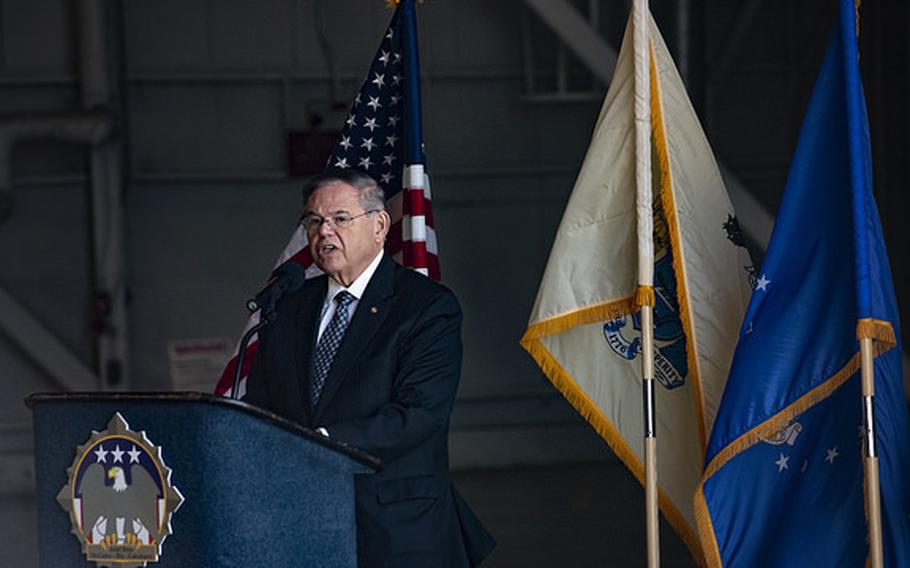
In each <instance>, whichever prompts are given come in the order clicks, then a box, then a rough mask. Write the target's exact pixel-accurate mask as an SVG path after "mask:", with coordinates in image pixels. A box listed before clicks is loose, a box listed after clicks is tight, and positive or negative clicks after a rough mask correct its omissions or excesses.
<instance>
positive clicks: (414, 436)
mask: <svg viewBox="0 0 910 568" xmlns="http://www.w3.org/2000/svg"><path fill="white" fill-rule="evenodd" d="M305 203H306V206H305V211H304V215H303V219H302V223H303V224H304V227H305V228H306V230H307V238H308V241H309V249H310V252H311V253H312V255H313V259H314V261H315V263H316V265H317V266H318V267H319V268H320V269H322V271H323V272H325V275H323V276H319V277H317V278H312V279H310V280H307V282H306V283H305V284H304V286H303V287H302V288H301V289H300V290H299V291H298V292H295V293H293V294H291V295H289V296H286V297H285V298H284V299H283V300H282V302H281V303H280V305H279V308H278V316H277V318H276V320H275V321H274V322H273V323H272V324H271V325H270V326H269V327H268V328H266V330H264V331H263V332H261V333H260V337H259V351H258V353H257V355H256V359H255V362H254V364H253V368H252V370H251V372H250V375H249V379H248V381H247V396H246V400H247V401H248V402H250V403H252V404H256V405H259V406H262V407H265V408H268V409H270V410H272V411H274V412H276V413H278V414H280V415H283V416H285V417H287V418H289V419H291V420H294V421H297V422H299V423H300V424H302V425H304V426H306V427H309V428H314V429H318V430H319V431H321V432H322V433H324V434H326V435H328V436H330V437H331V438H333V439H336V440H340V441H342V442H345V443H347V444H350V445H352V446H355V447H357V448H360V449H363V450H365V451H367V452H369V453H371V454H373V455H375V456H377V457H378V458H380V459H381V460H382V462H383V468H382V470H381V471H380V472H378V473H376V474H374V475H368V476H362V477H359V478H357V479H356V481H355V494H356V514H357V551H358V562H359V565H360V566H361V567H373V566H377V567H379V566H382V567H386V566H414V567H434V566H446V567H449V566H451V567H463V566H475V565H477V564H479V563H480V561H481V560H482V559H483V558H484V557H485V556H486V555H487V554H488V553H489V552H490V551H491V550H492V548H493V546H494V543H493V540H492V538H491V537H490V536H489V534H488V533H487V532H486V530H485V529H484V528H483V526H482V525H481V524H480V522H479V521H478V520H477V518H476V517H475V516H474V514H473V513H472V512H471V510H470V508H469V507H468V506H467V504H466V503H465V502H464V500H463V499H462V498H461V496H460V495H459V494H458V493H457V491H455V489H454V487H452V486H451V484H450V481H449V472H448V469H449V462H448V430H449V416H450V414H451V411H452V405H453V403H454V400H455V392H456V390H457V388H458V381H459V377H460V372H461V352H462V348H461V309H460V307H459V305H458V301H457V300H456V299H455V296H454V295H453V294H452V292H451V291H449V290H448V289H447V288H445V287H443V286H441V285H440V284H437V283H435V282H433V281H432V280H430V279H429V278H427V277H425V276H423V275H420V274H417V273H416V272H413V271H410V270H406V269H404V268H402V267H401V266H399V265H398V264H397V263H396V262H395V261H393V260H392V259H391V258H390V257H389V256H388V255H386V254H385V253H384V252H383V246H384V244H385V238H386V234H387V233H388V231H389V226H390V224H391V219H390V217H389V214H388V213H387V212H386V210H385V204H384V196H383V194H382V190H381V189H380V188H379V187H378V186H377V184H376V182H375V181H374V180H373V179H372V178H370V177H369V176H367V175H366V174H362V173H360V172H357V171H356V170H351V169H348V170H337V171H330V172H326V173H325V174H322V175H320V176H318V177H317V178H315V179H314V180H312V181H311V182H310V183H309V184H308V185H307V188H306V189H305Z"/></svg>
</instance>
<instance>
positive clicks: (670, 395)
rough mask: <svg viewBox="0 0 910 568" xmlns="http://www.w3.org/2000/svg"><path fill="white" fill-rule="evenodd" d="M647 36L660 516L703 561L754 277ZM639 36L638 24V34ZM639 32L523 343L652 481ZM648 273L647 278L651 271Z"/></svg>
mask: <svg viewBox="0 0 910 568" xmlns="http://www.w3.org/2000/svg"><path fill="white" fill-rule="evenodd" d="M647 21H648V22H649V25H650V29H649V32H650V38H651V39H650V48H651V49H650V54H639V55H640V56H643V57H648V58H649V61H650V65H649V69H650V73H649V74H648V75H649V82H650V85H649V86H650V97H649V101H650V114H651V130H652V134H651V140H650V153H651V171H652V180H653V182H652V184H653V185H652V193H653V201H652V204H651V205H652V220H653V229H652V231H653V232H652V236H653V243H654V245H653V246H654V248H653V252H654V254H653V297H654V301H655V303H654V319H655V329H654V338H655V353H654V356H655V361H654V373H655V378H656V379H657V380H658V381H659V382H660V385H659V386H658V387H657V389H656V408H657V444H658V482H659V489H660V507H661V510H662V512H663V514H664V516H665V517H666V518H667V519H668V520H669V521H670V523H671V524H672V525H673V526H674V528H675V529H676V530H677V532H679V533H680V535H681V536H682V538H683V540H684V541H685V542H686V544H687V545H688V546H689V548H690V550H691V551H692V554H693V556H695V558H696V559H699V560H700V559H702V558H703V555H702V553H701V548H700V545H699V542H698V538H697V532H696V528H695V526H696V525H695V516H694V513H693V506H692V498H693V495H694V491H695V487H696V485H697V483H698V481H699V478H700V476H701V472H702V463H703V460H704V451H705V444H706V440H707V436H708V433H710V430H711V426H712V423H713V420H714V416H715V413H716V410H717V406H718V404H719V403H720V398H721V394H722V392H723V387H724V381H725V380H726V376H727V372H728V370H729V366H730V362H731V359H732V356H733V350H734V347H735V344H736V338H737V336H738V331H739V325H740V323H741V321H742V316H743V313H744V312H745V308H746V304H747V302H748V298H749V295H750V293H751V286H750V284H751V280H753V279H754V276H753V273H754V269H753V268H752V266H751V261H750V260H749V256H748V253H747V251H746V249H745V247H744V243H743V240H742V237H741V235H740V233H739V230H738V227H737V223H736V219H735V215H734V212H733V207H732V205H731V204H730V200H729V198H728V196H727V192H726V189H725V188H724V184H723V180H722V179H721V176H720V172H719V170H718V167H717V164H716V162H715V160H714V156H713V154H712V152H711V148H710V146H709V144H708V141H707V139H706V138H705V135H704V132H703V131H702V128H701V125H700V123H699V121H698V117H697V116H696V114H695V111H694V109H693V108H692V105H691V103H690V102H689V99H688V96H687V95H686V91H685V87H684V86H683V83H682V80H681V79H680V77H679V73H678V72H677V70H676V67H675V65H674V64H673V61H672V59H671V57H670V54H669V52H668V50H667V47H666V45H665V44H664V42H663V39H662V38H661V35H660V32H659V30H658V29H657V27H656V25H655V23H654V21H653V18H651V17H650V14H649V15H648V18H647ZM630 22H631V21H630ZM631 36H632V33H631V23H630V25H629V26H627V28H626V33H625V37H624V39H623V45H622V48H621V50H620V55H619V60H618V62H617V66H616V71H615V74H614V77H613V81H612V82H611V84H610V88H609V91H608V93H607V96H606V99H605V100H604V104H603V108H602V110H601V112H600V116H599V117H598V120H597V124H596V126H595V128H594V134H593V137H592V140H591V145H590V147H589V149H588V153H587V155H586V157H585V161H584V164H583V165H582V168H581V171H580V172H579V174H578V179H577V180H576V182H575V187H574V189H573V190H572V196H571V198H570V200H569V203H568V205H567V206H566V210H565V213H564V214H563V218H562V222H561V223H560V226H559V230H558V232H557V235H556V239H555V241H554V243H553V249H552V251H551V252H550V258H549V261H548V263H547V267H546V271H545V273H544V276H543V280H542V281H541V284H540V289H539V291H538V293H537V300H536V302H535V303H534V308H533V310H532V314H531V317H530V321H529V322H528V329H527V331H526V333H525V335H524V337H523V338H522V340H521V344H522V346H523V347H524V348H525V349H526V350H527V351H528V352H529V353H530V354H531V355H532V356H533V357H534V359H535V360H536V361H537V363H538V364H539V365H540V367H541V368H542V369H543V371H544V373H546V375H547V376H548V377H549V378H550V380H551V381H552V382H553V384H554V385H555V386H556V387H557V388H558V389H559V390H560V391H561V392H562V394H563V395H564V396H565V397H566V398H567V399H568V400H569V402H571V403H572V404H573V405H574V406H575V408H576V409H577V410H578V411H579V413H580V414H581V415H582V416H583V417H584V418H585V419H586V420H588V422H590V424H591V425H592V426H593V427H594V428H595V429H596V430H597V432H598V433H599V434H600V435H601V436H602V437H603V438H604V439H605V440H606V441H607V443H608V444H609V445H610V447H611V448H612V449H613V450H614V451H615V452H616V454H617V455H618V456H619V458H620V459H621V460H622V461H623V462H624V463H625V464H626V466H627V467H628V468H629V469H630V470H631V471H632V472H633V473H634V474H635V475H636V476H637V477H638V479H639V481H643V471H644V468H643V465H642V464H643V459H644V454H643V448H644V442H643V410H642V379H641V359H640V351H641V333H640V321H639V317H638V312H639V306H640V304H641V302H644V301H648V299H647V298H648V297H649V296H650V295H651V293H650V291H649V290H644V291H642V289H641V288H640V287H639V286H638V283H639V276H640V274H641V273H646V272H647V270H642V269H641V268H640V267H639V266H637V265H638V263H639V260H638V258H639V256H638V245H639V243H638V237H637V236H636V230H637V228H638V222H637V221H636V180H635V125H634V103H635V101H634V93H635V88H634V87H635V85H634V82H635V78H634V73H633V63H634V59H635V57H636V54H634V53H633V51H634V49H633V45H632V39H631ZM642 268H643V267H642Z"/></svg>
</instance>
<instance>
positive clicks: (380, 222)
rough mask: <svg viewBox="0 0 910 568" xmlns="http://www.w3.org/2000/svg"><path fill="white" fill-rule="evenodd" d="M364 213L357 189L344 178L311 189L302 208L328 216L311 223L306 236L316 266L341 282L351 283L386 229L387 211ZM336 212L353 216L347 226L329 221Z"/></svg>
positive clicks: (382, 240) (377, 247) (382, 239)
mask: <svg viewBox="0 0 910 568" xmlns="http://www.w3.org/2000/svg"><path fill="white" fill-rule="evenodd" d="M363 213H364V209H363V207H362V206H361V205H360V199H359V196H358V192H357V190H356V189H355V188H354V187H352V186H350V185H348V184H346V183H343V182H336V183H332V184H328V185H324V186H322V187H320V188H319V189H317V190H316V191H314V192H313V193H312V194H311V195H310V198H309V200H308V201H307V205H306V209H305V210H304V215H317V216H319V217H321V218H323V219H325V220H327V222H324V223H322V224H313V225H312V226H310V228H309V229H308V230H307V239H308V240H309V247H310V252H311V253H312V254H313V260H314V261H315V262H316V266H318V267H319V268H320V269H321V270H322V271H323V272H325V273H326V274H328V275H329V277H331V278H332V279H333V280H335V281H336V282H338V283H339V284H341V285H342V286H350V285H351V283H352V282H354V280H356V279H357V277H358V276H360V274H361V273H362V272H363V271H364V270H365V269H366V267H367V266H369V264H370V262H371V261H372V260H373V258H375V257H376V255H377V254H378V253H379V250H380V249H381V248H382V246H383V244H384V243H385V237H386V234H387V233H388V232H389V224H390V219H389V214H388V213H386V212H385V211H377V212H375V213H370V214H367V215H363ZM358 215H361V216H359V217H358ZM339 216H347V217H351V218H352V219H351V221H350V223H349V224H348V226H346V227H339V226H336V225H335V224H334V223H332V222H331V221H332V220H333V219H334V218H336V217H339Z"/></svg>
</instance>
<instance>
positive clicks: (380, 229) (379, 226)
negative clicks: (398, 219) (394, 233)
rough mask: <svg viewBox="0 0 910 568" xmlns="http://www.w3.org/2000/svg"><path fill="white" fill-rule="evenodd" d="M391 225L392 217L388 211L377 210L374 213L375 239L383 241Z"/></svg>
mask: <svg viewBox="0 0 910 568" xmlns="http://www.w3.org/2000/svg"><path fill="white" fill-rule="evenodd" d="M391 226H392V218H391V217H390V216H389V213H388V211H379V212H378V213H376V240H377V241H384V240H385V237H386V235H388V234H389V227H391Z"/></svg>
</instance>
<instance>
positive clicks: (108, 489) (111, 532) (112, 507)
mask: <svg viewBox="0 0 910 568" xmlns="http://www.w3.org/2000/svg"><path fill="white" fill-rule="evenodd" d="M66 473H67V483H66V485H64V486H63V488H62V489H60V492H59V493H58V494H57V502H58V503H60V506H61V507H63V509H64V510H65V511H66V512H67V513H69V516H70V521H71V523H72V532H73V534H75V535H76V537H77V538H78V539H79V542H80V543H81V544H82V553H83V554H84V555H85V557H86V559H87V560H88V561H89V562H94V563H96V564H97V565H98V566H109V567H115V566H116V567H117V568H134V567H138V566H146V565H147V564H148V563H149V562H157V561H158V557H159V556H160V555H161V545H162V543H163V542H164V539H165V538H167V536H168V535H170V534H171V516H172V515H173V514H174V512H175V511H176V510H177V509H178V508H179V507H180V505H181V504H182V503H183V495H181V494H180V491H179V490H178V489H177V488H176V487H174V486H173V485H171V470H170V469H169V468H168V467H167V466H166V465H164V461H163V460H162V459H161V447H160V446H156V445H154V444H153V443H152V442H151V441H150V440H149V439H148V437H146V435H145V432H144V431H141V432H135V431H133V430H130V428H129V425H128V424H127V423H126V420H124V418H123V416H121V415H120V413H119V412H117V413H115V414H114V416H113V417H111V420H110V422H108V424H107V429H106V430H104V431H102V432H95V431H93V432H92V434H91V436H90V437H89V439H88V440H87V441H86V442H85V444H83V445H81V446H79V447H77V448H76V458H75V459H74V460H73V465H72V466H70V467H69V469H67V470H66Z"/></svg>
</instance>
